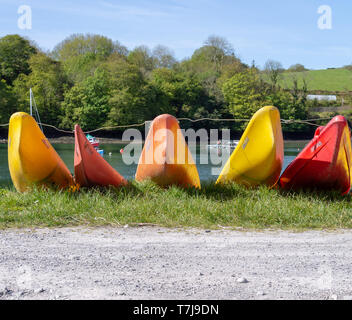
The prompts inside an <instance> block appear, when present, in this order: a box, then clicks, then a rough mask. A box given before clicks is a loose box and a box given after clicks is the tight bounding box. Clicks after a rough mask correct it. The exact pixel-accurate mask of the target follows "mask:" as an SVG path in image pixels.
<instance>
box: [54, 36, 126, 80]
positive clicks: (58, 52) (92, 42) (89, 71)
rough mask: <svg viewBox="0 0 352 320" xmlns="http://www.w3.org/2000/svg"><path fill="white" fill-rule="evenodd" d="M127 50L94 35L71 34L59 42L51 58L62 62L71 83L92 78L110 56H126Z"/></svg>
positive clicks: (109, 40) (118, 44)
mask: <svg viewBox="0 0 352 320" xmlns="http://www.w3.org/2000/svg"><path fill="white" fill-rule="evenodd" d="M127 53H128V50H127V48H126V47H124V46H122V45H121V44H120V43H119V42H118V41H116V42H113V41H112V40H111V39H109V38H107V37H104V36H100V35H94V34H86V35H83V34H73V35H71V36H69V37H68V38H66V39H65V40H63V41H62V42H60V43H59V44H58V45H57V46H56V47H55V48H54V50H53V52H52V53H51V56H52V57H53V58H54V59H56V60H59V61H61V62H62V64H63V66H64V69H65V72H66V73H67V75H68V77H69V79H71V81H73V82H75V83H76V82H80V81H83V80H84V79H86V78H87V77H90V76H93V75H94V72H95V70H96V69H97V68H98V67H99V66H100V65H101V64H102V63H104V61H105V60H106V59H107V58H108V57H109V56H110V55H112V54H118V55H121V56H124V57H125V56H126V55H127Z"/></svg>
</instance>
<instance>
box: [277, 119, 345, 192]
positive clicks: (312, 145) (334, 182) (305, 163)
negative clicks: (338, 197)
mask: <svg viewBox="0 0 352 320" xmlns="http://www.w3.org/2000/svg"><path fill="white" fill-rule="evenodd" d="M351 152H352V151H351V134H350V130H349V128H348V123H347V121H346V119H345V117H343V116H336V117H335V118H333V119H332V120H331V121H330V122H329V123H328V124H327V125H326V126H325V127H319V128H318V129H317V130H316V132H315V135H314V138H313V139H312V140H311V141H310V142H309V143H308V145H307V146H306V147H305V148H304V149H303V150H302V152H301V153H300V154H299V155H298V156H297V158H296V159H295V160H293V161H292V162H291V164H290V165H289V166H288V167H287V168H286V170H285V171H284V173H283V174H282V175H281V178H280V186H281V187H282V188H283V189H286V190H298V189H319V190H337V191H341V193H342V194H347V193H348V192H349V190H350V187H351Z"/></svg>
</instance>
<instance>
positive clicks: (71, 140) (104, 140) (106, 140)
mask: <svg viewBox="0 0 352 320" xmlns="http://www.w3.org/2000/svg"><path fill="white" fill-rule="evenodd" d="M98 139H99V142H100V143H101V144H129V143H131V141H124V140H121V139H118V138H98ZM48 140H49V142H50V143H52V144H74V143H75V138H74V137H60V138H48ZM309 141H310V140H309V139H285V140H284V142H285V143H308V142H309ZM139 142H142V143H144V140H142V141H132V143H139ZM7 143H8V140H7V139H0V144H7ZM209 143H212V142H211V141H210V142H209ZM214 143H216V141H215V142H214ZM197 144H198V143H197Z"/></svg>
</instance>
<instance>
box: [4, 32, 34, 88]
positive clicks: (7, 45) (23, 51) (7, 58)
mask: <svg viewBox="0 0 352 320" xmlns="http://www.w3.org/2000/svg"><path fill="white" fill-rule="evenodd" d="M36 52H37V49H36V48H35V47H34V46H32V45H31V43H30V42H29V41H28V40H27V39H24V38H22V37H20V36H19V35H17V34H15V35H7V36H5V37H3V38H1V39H0V78H1V79H4V80H5V81H6V82H7V84H9V85H12V83H13V81H15V80H16V78H17V77H18V76H19V75H20V74H21V73H23V74H26V75H27V74H29V73H30V68H29V63H28V61H29V59H30V57H31V56H32V55H33V54H35V53H36Z"/></svg>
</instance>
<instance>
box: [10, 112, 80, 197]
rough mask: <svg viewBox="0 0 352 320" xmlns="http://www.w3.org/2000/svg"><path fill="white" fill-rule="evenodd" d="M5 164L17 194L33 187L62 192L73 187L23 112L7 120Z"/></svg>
mask: <svg viewBox="0 0 352 320" xmlns="http://www.w3.org/2000/svg"><path fill="white" fill-rule="evenodd" d="M8 161H9V169H10V174H11V179H12V182H13V184H14V185H15V187H16V189H17V190H18V191H19V192H25V191H27V190H28V189H29V188H30V187H31V186H32V185H34V184H36V185H38V184H39V185H45V186H51V185H54V186H57V187H59V188H65V187H68V186H71V185H73V184H74V182H73V178H72V175H71V173H70V171H69V170H68V168H67V167H66V165H65V164H64V162H63V161H62V160H61V158H60V157H59V155H58V154H57V153H56V151H55V150H54V148H53V147H52V146H51V144H50V143H49V141H48V139H47V138H46V137H45V136H44V134H43V132H42V131H41V130H40V129H39V127H38V125H37V123H36V121H35V120H34V119H33V118H32V117H31V116H30V115H29V114H27V113H25V112H17V113H15V114H13V115H12V116H11V118H10V125H9V140H8Z"/></svg>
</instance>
